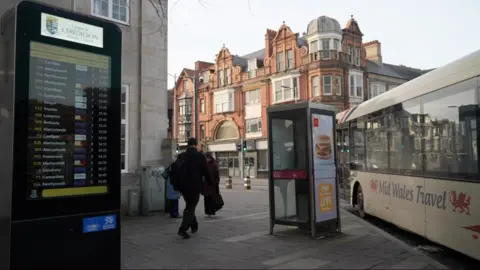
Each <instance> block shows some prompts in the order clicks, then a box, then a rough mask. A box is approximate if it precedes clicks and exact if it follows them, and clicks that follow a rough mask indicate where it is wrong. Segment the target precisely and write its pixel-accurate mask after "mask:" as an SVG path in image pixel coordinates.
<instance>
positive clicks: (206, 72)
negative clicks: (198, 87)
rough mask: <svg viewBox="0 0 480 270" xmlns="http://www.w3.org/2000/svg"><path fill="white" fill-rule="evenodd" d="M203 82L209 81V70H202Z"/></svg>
mask: <svg viewBox="0 0 480 270" xmlns="http://www.w3.org/2000/svg"><path fill="white" fill-rule="evenodd" d="M202 77H203V83H208V82H209V81H210V71H205V72H203V75H202Z"/></svg>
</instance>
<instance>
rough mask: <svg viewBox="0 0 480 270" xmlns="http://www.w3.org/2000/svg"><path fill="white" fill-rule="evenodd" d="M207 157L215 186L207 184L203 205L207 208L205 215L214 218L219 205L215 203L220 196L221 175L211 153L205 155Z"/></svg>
mask: <svg viewBox="0 0 480 270" xmlns="http://www.w3.org/2000/svg"><path fill="white" fill-rule="evenodd" d="M205 156H206V157H207V163H208V168H209V170H210V175H211V176H212V178H213V186H211V185H209V184H208V183H206V184H205V189H204V195H203V203H204V208H205V215H207V216H208V217H211V216H214V215H215V212H217V210H218V209H217V205H216V202H215V196H216V195H218V194H220V187H219V185H220V173H219V171H218V164H217V161H216V160H215V158H214V157H213V155H212V153H211V152H207V153H206V154H205Z"/></svg>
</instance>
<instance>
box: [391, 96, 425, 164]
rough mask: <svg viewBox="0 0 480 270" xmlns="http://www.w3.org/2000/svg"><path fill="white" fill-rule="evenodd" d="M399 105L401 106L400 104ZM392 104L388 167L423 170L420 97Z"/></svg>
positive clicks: (422, 120)
mask: <svg viewBox="0 0 480 270" xmlns="http://www.w3.org/2000/svg"><path fill="white" fill-rule="evenodd" d="M400 105H401V106H400ZM400 105H399V106H394V108H393V111H392V114H391V117H390V121H389V127H390V128H389V131H390V151H389V155H390V169H392V171H393V172H395V171H396V172H399V173H404V172H405V171H419V172H422V171H423V154H422V138H423V137H424V136H423V125H424V117H422V112H421V106H420V105H421V101H420V98H415V99H412V100H409V101H406V102H403V103H402V104H400Z"/></svg>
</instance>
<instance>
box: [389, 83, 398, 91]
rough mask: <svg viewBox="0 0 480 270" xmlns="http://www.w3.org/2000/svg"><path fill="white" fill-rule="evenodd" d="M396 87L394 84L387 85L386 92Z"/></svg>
mask: <svg viewBox="0 0 480 270" xmlns="http://www.w3.org/2000/svg"><path fill="white" fill-rule="evenodd" d="M397 86H398V85H395V84H389V85H388V90H392V89H393V88H395V87H397Z"/></svg>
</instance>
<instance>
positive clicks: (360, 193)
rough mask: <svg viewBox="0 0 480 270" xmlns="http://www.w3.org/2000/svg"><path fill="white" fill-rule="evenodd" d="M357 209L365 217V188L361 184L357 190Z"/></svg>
mask: <svg viewBox="0 0 480 270" xmlns="http://www.w3.org/2000/svg"><path fill="white" fill-rule="evenodd" d="M357 211H358V215H359V216H360V217H361V218H364V217H365V208H364V203H363V190H362V186H361V185H359V186H358V190H357Z"/></svg>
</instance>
